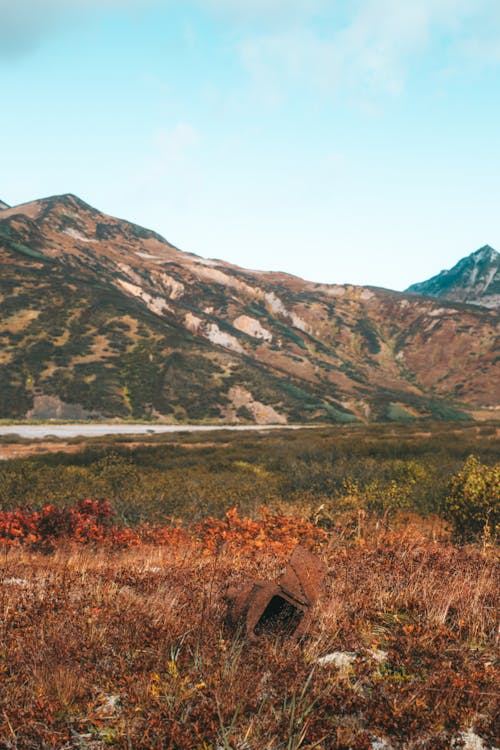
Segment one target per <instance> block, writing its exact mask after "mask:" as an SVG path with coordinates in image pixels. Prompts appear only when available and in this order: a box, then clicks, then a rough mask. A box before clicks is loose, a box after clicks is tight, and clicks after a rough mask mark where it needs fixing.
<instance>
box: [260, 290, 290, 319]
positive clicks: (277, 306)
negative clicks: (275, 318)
mask: <svg viewBox="0 0 500 750" xmlns="http://www.w3.org/2000/svg"><path fill="white" fill-rule="evenodd" d="M265 299H266V302H267V304H268V305H269V307H270V309H271V312H273V313H274V314H275V315H286V317H288V310H287V309H286V307H285V305H284V304H283V302H282V300H280V298H279V297H278V296H277V295H276V294H275V293H274V292H266V294H265Z"/></svg>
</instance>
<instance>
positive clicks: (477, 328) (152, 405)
mask: <svg viewBox="0 0 500 750" xmlns="http://www.w3.org/2000/svg"><path fill="white" fill-rule="evenodd" d="M0 260H1V263H2V277H1V280H0V292H1V297H0V416H10V417H19V416H24V415H30V416H36V417H40V418H46V417H47V416H62V417H64V416H68V418H74V417H75V416H82V417H84V416H88V415H91V416H92V415H97V414H98V415H106V416H121V417H126V416H133V417H136V418H137V417H142V416H146V417H147V416H162V417H165V418H166V419H169V420H171V421H187V420H210V421H257V422H266V421H267V422H280V421H282V422H285V421H317V420H320V421H325V420H328V421H329V420H333V421H335V420H351V419H367V418H368V419H409V418H414V417H436V418H447V417H457V416H460V415H464V414H467V413H470V412H474V411H476V410H477V409H489V408H493V407H495V406H496V405H497V404H498V403H499V396H500V394H499V383H500V378H499V377H498V375H499V373H498V363H497V360H496V357H495V345H496V342H497V325H498V315H497V313H496V312H495V311H493V310H487V309H484V308H479V307H478V308H474V307H471V306H469V305H461V304H458V305H457V304H453V303H450V302H446V301H445V302H442V301H435V300H433V299H432V298H429V297H415V296H413V295H404V294H399V293H397V292H390V291H388V290H384V289H376V288H367V287H356V286H336V285H332V286H330V285H324V284H314V283H312V282H308V281H304V280H302V279H298V278H296V277H293V276H289V275H287V274H279V273H260V272H257V271H247V270H244V269H242V268H239V267H237V266H234V265H231V264H229V263H224V262H222V261H218V260H206V259H203V258H200V257H198V256H196V255H193V254H190V253H184V252H182V251H180V250H178V249H177V248H175V247H174V246H172V245H171V244H170V243H168V242H167V241H166V240H165V239H163V238H162V237H160V236H159V235H157V234H156V233H154V232H152V231H150V230H146V229H143V228H142V227H138V226H137V225H134V224H131V223H129V222H126V221H122V220H119V219H115V218H112V217H109V216H106V215H105V214H102V213H100V212H99V211H97V210H95V209H94V208H92V207H91V206H89V205H88V204H86V203H84V202H83V201H81V200H80V199H78V198H76V197H75V196H72V195H65V196H56V197H54V198H48V199H43V200H39V201H34V202H32V203H28V204H25V205H22V206H17V207H14V208H10V209H4V210H2V211H1V213H0Z"/></svg>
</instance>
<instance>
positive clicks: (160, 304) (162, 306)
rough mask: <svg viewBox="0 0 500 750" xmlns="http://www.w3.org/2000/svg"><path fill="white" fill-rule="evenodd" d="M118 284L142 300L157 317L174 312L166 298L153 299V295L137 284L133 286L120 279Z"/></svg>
mask: <svg viewBox="0 0 500 750" xmlns="http://www.w3.org/2000/svg"><path fill="white" fill-rule="evenodd" d="M118 283H119V284H120V286H121V287H122V288H123V289H124V290H125V291H126V292H128V293H129V294H132V295H133V296H134V297H137V298H138V299H140V300H142V301H143V302H144V304H145V305H146V307H147V308H148V310H151V312H154V313H156V314H157V315H162V314H163V313H165V312H173V309H172V308H171V307H170V305H169V304H168V302H167V300H166V299H165V298H164V297H153V295H152V294H149V293H148V292H145V291H144V289H142V288H141V287H140V286H138V285H137V284H131V283H130V282H129V281H124V279H118Z"/></svg>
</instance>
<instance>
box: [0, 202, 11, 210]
mask: <svg viewBox="0 0 500 750" xmlns="http://www.w3.org/2000/svg"><path fill="white" fill-rule="evenodd" d="M5 208H10V206H9V205H8V204H7V203H4V202H3V201H0V211H3V210H4V209H5Z"/></svg>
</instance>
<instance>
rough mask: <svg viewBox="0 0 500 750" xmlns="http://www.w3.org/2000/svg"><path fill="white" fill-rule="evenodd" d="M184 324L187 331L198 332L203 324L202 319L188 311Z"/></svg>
mask: <svg viewBox="0 0 500 750" xmlns="http://www.w3.org/2000/svg"><path fill="white" fill-rule="evenodd" d="M184 325H185V326H186V328H187V329H188V331H191V333H199V331H200V329H201V327H202V325H203V320H202V319H201V318H198V317H197V316H196V315H193V313H190V312H188V313H187V315H186V317H185V318H184Z"/></svg>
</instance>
